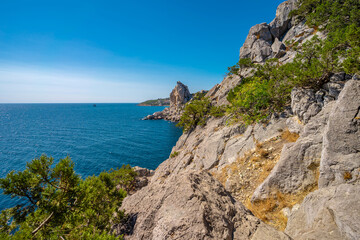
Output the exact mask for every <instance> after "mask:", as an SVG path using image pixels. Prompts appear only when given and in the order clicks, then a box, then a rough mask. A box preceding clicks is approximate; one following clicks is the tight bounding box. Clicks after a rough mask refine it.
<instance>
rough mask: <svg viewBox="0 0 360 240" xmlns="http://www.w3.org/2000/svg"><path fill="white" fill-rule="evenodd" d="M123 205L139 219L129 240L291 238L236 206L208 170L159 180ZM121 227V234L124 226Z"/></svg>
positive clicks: (119, 228) (129, 198)
mask: <svg viewBox="0 0 360 240" xmlns="http://www.w3.org/2000/svg"><path fill="white" fill-rule="evenodd" d="M122 206H123V208H124V209H126V211H127V212H128V213H129V214H130V215H131V216H136V222H135V226H134V229H133V234H132V235H127V236H126V239H136V240H140V239H157V240H161V239H224V240H227V239H229V240H230V239H239V240H242V239H259V240H260V239H264V238H263V237H265V236H266V239H274V240H275V239H284V240H285V239H290V237H288V236H287V235H286V234H284V233H282V232H279V231H277V230H275V229H274V228H272V227H270V226H267V225H266V224H264V223H263V222H261V221H260V220H259V219H257V218H256V217H254V216H253V215H252V214H251V212H250V211H248V210H247V209H245V207H244V206H242V205H241V204H239V203H237V202H235V201H234V199H233V198H232V197H231V196H230V195H229V194H228V193H227V192H226V191H225V189H224V188H223V186H222V185H221V184H220V183H219V182H217V181H216V180H214V178H213V177H212V176H211V175H210V174H209V173H206V172H204V171H202V172H193V171H189V172H184V173H183V174H179V175H173V176H169V177H168V178H162V179H157V180H154V181H153V182H152V183H151V184H150V185H149V186H148V187H145V188H144V189H143V190H142V191H139V192H137V193H135V194H134V195H132V196H130V197H128V198H126V199H125V200H124V202H123V205H122ZM140 206H141V207H140ZM115 229H117V231H119V232H118V233H119V234H120V233H121V231H120V230H122V229H124V228H123V227H122V226H121V225H120V226H118V227H115Z"/></svg>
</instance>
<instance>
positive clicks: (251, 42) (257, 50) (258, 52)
mask: <svg viewBox="0 0 360 240" xmlns="http://www.w3.org/2000/svg"><path fill="white" fill-rule="evenodd" d="M272 43H273V40H272V35H271V33H270V28H269V25H267V24H266V23H261V24H257V25H255V26H253V27H252V28H251V29H250V31H249V34H248V36H247V38H246V40H245V43H244V45H243V46H242V47H241V48H240V58H250V59H251V60H252V61H253V62H257V63H258V62H263V61H265V60H266V59H267V58H268V57H269V56H271V54H272V50H271V45H272Z"/></svg>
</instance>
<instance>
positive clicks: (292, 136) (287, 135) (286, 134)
mask: <svg viewBox="0 0 360 240" xmlns="http://www.w3.org/2000/svg"><path fill="white" fill-rule="evenodd" d="M281 138H282V139H283V140H285V141H287V142H296V140H297V139H298V138H299V134H297V133H292V132H290V131H289V130H288V129H286V130H285V131H283V132H282V133H281Z"/></svg>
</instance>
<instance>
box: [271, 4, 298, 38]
mask: <svg viewBox="0 0 360 240" xmlns="http://www.w3.org/2000/svg"><path fill="white" fill-rule="evenodd" d="M296 2H297V0H289V1H285V2H283V3H281V4H280V5H279V6H278V7H277V9H276V17H275V19H274V20H273V21H272V22H271V23H270V24H269V26H270V31H271V34H272V35H273V36H274V37H275V38H281V37H282V36H283V34H284V33H285V32H286V31H287V30H288V29H289V28H290V27H291V18H290V17H289V13H290V12H291V11H292V10H294V9H295V8H296Z"/></svg>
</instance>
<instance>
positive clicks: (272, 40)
mask: <svg viewBox="0 0 360 240" xmlns="http://www.w3.org/2000/svg"><path fill="white" fill-rule="evenodd" d="M296 2H297V1H296V0H289V1H286V2H284V3H282V4H280V5H279V7H278V9H277V12H276V17H275V19H274V20H273V21H272V22H271V23H270V24H266V23H262V24H258V25H256V26H254V27H252V28H251V29H250V32H249V35H248V37H247V39H246V41H245V43H244V45H243V46H242V47H241V49H240V59H242V58H250V59H251V60H252V61H253V62H254V63H256V64H264V63H265V61H266V60H268V59H278V61H279V63H280V65H281V64H285V63H288V62H291V61H293V59H294V58H295V56H296V54H297V48H292V47H291V46H293V45H294V44H296V46H300V47H301V46H302V45H303V44H304V43H306V41H308V40H310V39H312V38H314V37H315V36H316V37H317V38H319V39H325V38H326V34H324V33H322V32H320V31H317V29H315V28H311V27H308V26H307V25H306V24H305V21H304V20H302V21H295V19H293V18H291V17H290V16H289V13H290V12H291V11H292V10H294V9H295V7H296V6H297V5H296ZM290 45H291V46H290ZM251 74H252V71H251V69H247V70H246V71H245V73H244V76H251ZM244 76H238V75H231V76H227V77H225V78H224V80H223V81H222V82H221V83H220V84H217V85H216V86H214V87H213V88H212V89H211V90H210V91H209V92H208V93H207V94H206V96H207V97H208V98H209V99H210V100H211V102H212V103H213V104H214V105H218V106H220V105H227V104H229V102H228V100H227V95H228V93H229V91H230V90H231V89H233V88H234V87H236V86H237V85H239V84H240V83H241V81H242V79H243V77H244ZM190 98H191V97H190V94H189V92H188V90H187V87H186V88H185V87H184V86H183V85H182V84H180V83H178V85H177V86H176V87H175V89H174V91H173V92H172V96H171V97H170V100H171V101H173V104H170V108H169V109H166V111H165V110H164V111H163V112H164V113H161V114H160V115H161V117H160V118H161V119H167V118H168V119H169V120H176V119H178V117H179V116H181V109H182V108H183V106H184V104H186V102H188V101H189V100H190ZM170 113H171V114H170ZM155 114H156V113H155ZM155 114H154V115H155ZM154 115H151V116H153V118H154V119H156V116H154ZM168 116H171V117H168ZM174 116H176V117H174ZM151 118H152V117H149V116H148V119H151ZM230 123H231V124H230ZM359 183H360V77H359V76H358V75H356V74H355V75H349V74H346V73H344V72H336V73H332V74H331V75H330V76H329V77H328V79H327V80H326V82H325V83H323V84H322V85H321V86H319V87H318V88H311V87H306V88H301V87H296V88H293V89H292V91H291V103H289V106H288V107H287V108H285V110H284V111H282V112H279V113H276V114H272V115H271V116H269V117H268V118H267V119H266V121H263V122H260V123H254V124H248V125H246V124H244V123H242V122H234V123H232V122H231V118H230V116H228V115H225V116H222V117H218V118H215V117H209V119H207V121H206V124H205V125H204V126H196V127H195V128H194V129H192V130H191V131H189V132H185V133H184V134H183V135H182V136H181V137H180V138H179V140H178V142H177V143H176V146H174V147H173V149H172V154H171V156H170V157H169V158H168V159H167V160H165V161H164V162H163V163H162V164H160V166H159V167H158V168H157V169H156V170H155V172H154V174H153V175H152V176H151V177H150V178H149V183H148V184H147V185H146V186H145V187H143V188H141V189H140V190H138V191H137V192H136V193H135V194H133V195H130V196H128V197H127V198H126V199H125V200H124V202H123V205H122V209H123V210H125V211H126V212H127V213H128V214H129V221H128V222H127V223H126V224H125V225H126V227H124V224H120V225H116V226H114V231H115V232H117V234H125V239H327V240H329V239H349V240H355V239H359V238H360V231H359V229H360V221H359V219H360V195H359V192H360V184H359ZM124 229H126V230H124Z"/></svg>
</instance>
